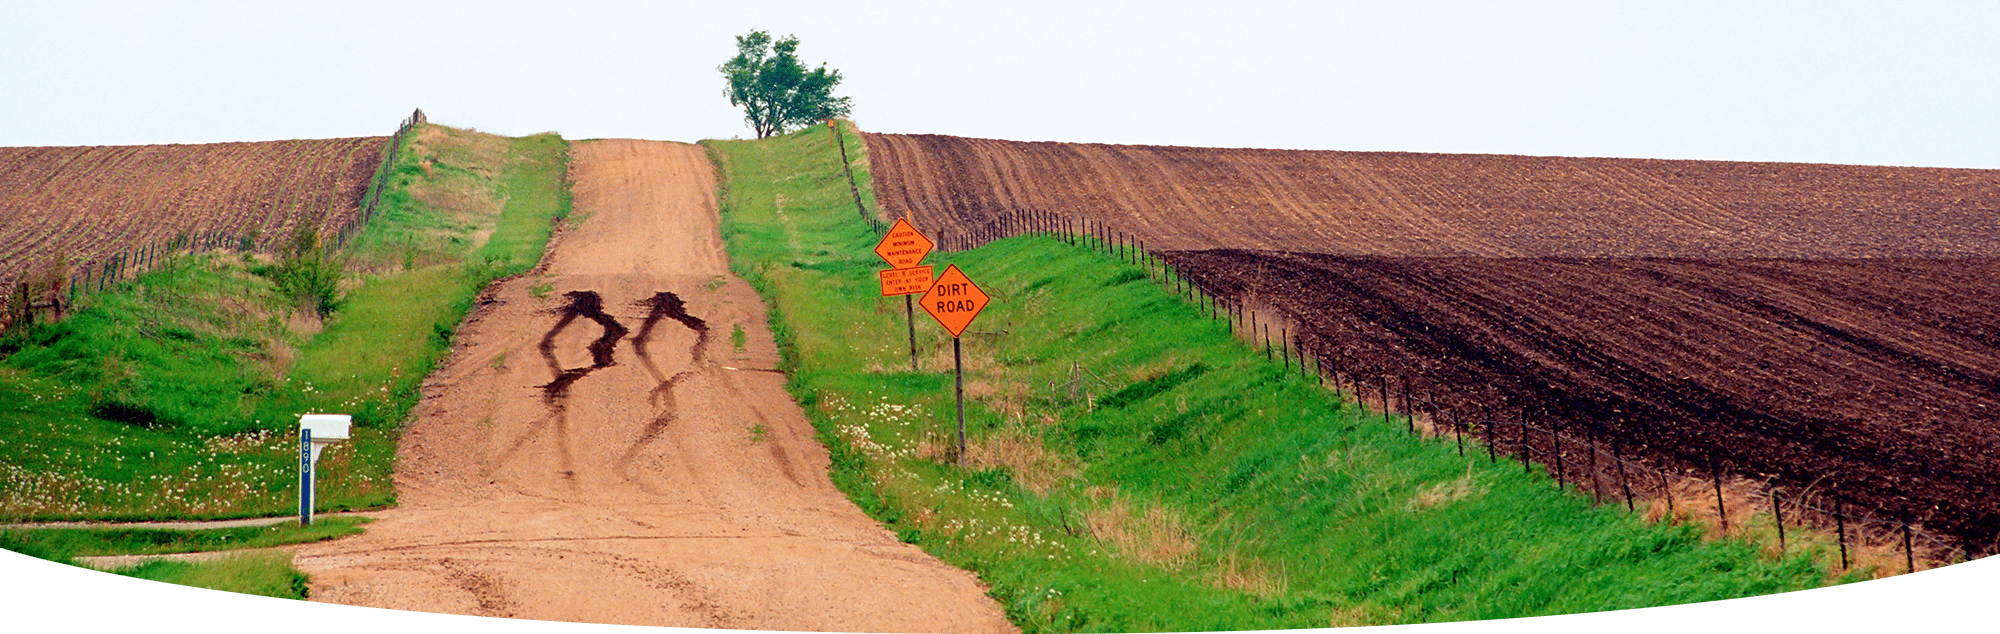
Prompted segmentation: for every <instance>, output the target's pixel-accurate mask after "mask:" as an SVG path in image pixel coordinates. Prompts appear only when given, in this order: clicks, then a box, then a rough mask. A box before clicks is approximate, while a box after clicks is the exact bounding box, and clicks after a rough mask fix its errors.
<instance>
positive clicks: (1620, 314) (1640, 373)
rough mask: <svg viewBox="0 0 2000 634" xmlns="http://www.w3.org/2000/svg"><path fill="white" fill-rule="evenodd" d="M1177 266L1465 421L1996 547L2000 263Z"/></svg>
mask: <svg viewBox="0 0 2000 634" xmlns="http://www.w3.org/2000/svg"><path fill="white" fill-rule="evenodd" d="M1165 257H1166V258H1167V259H1168V260H1169V261H1171V262H1173V263H1174V264H1175V265H1176V266H1177V267H1179V268H1180V269H1181V270H1183V271H1186V272H1187V273H1188V274H1189V275H1190V276H1191V277H1192V278H1193V279H1195V280H1196V281H1197V282H1198V283H1199V284H1201V285H1202V286H1204V287H1206V288H1208V289H1211V290H1213V291H1215V292H1216V294H1217V295H1219V296H1221V297H1224V298H1231V299H1232V300H1234V301H1236V302H1240V303H1243V304H1245V305H1247V306H1250V307H1252V308H1253V310H1257V311H1259V312H1260V313H1261V315H1262V316H1261V317H1260V319H1262V320H1263V321H1264V323H1273V322H1276V323H1280V324H1282V325H1283V326H1282V327H1285V328H1286V329H1287V332H1290V333H1296V334H1294V335H1293V339H1294V341H1295V342H1296V345H1297V346H1298V347H1299V348H1300V349H1302V350H1305V351H1306V352H1307V353H1308V354H1310V355H1312V356H1313V357H1314V358H1316V359H1319V360H1322V361H1323V362H1324V363H1325V364H1327V365H1329V366H1334V367H1338V368H1340V369H1341V371H1342V372H1343V373H1346V374H1349V375H1353V376H1358V377H1361V378H1363V379H1364V382H1365V383H1366V384H1369V385H1377V384H1378V383H1379V379H1377V378H1375V377H1380V376H1392V377H1407V379H1408V380H1409V381H1410V382H1411V383H1413V384H1414V385H1415V386H1416V391H1417V392H1419V393H1430V394H1434V395H1435V398H1436V400H1437V401H1438V404H1439V406H1440V407H1442V408H1444V409H1447V410H1453V411H1458V412H1463V413H1464V415H1465V416H1467V417H1468V418H1471V417H1479V418H1489V417H1490V418H1493V419H1496V420H1504V421H1524V420H1525V421H1530V422H1533V423H1534V424H1537V425H1544V426H1560V427H1562V428H1563V429H1565V433H1567V434H1570V435H1572V436H1573V437H1589V436H1591V435H1596V436H1598V437H1601V438H1603V439H1605V440H1608V441H1612V442H1615V443H1617V444H1618V445H1619V446H1621V448H1622V451H1624V452H1626V453H1627V455H1631V454H1638V455H1641V456H1645V457H1648V458H1650V459H1654V460H1656V461H1660V462H1664V463H1667V464H1670V465H1674V466H1680V467H1686V468H1690V469H1693V470H1695V471H1697V472H1705V471H1706V470H1707V469H1708V468H1709V465H1710V461H1711V459H1712V460H1713V461H1714V462H1715V464H1716V465H1717V466H1719V467H1720V468H1721V469H1722V470H1723V471H1724V472H1727V473H1733V474H1740V475H1744V476H1747V477H1751V478H1753V479H1768V480H1769V481H1771V482H1772V483H1773V484H1776V485H1780V486H1786V487H1790V488H1791V490H1794V491H1798V490H1804V489H1806V488H1808V487H1811V488H1812V489H1813V490H1815V491H1817V492H1821V493H1830V494H1837V495H1839V496H1841V497H1844V498H1845V499H1847V500H1849V501H1851V502H1853V503H1856V504H1859V505H1861V506H1863V507H1864V508H1869V509H1878V510H1881V511H1885V512H1889V513H1891V514H1893V513H1895V512H1897V511H1900V510H1901V509H1904V508H1908V509H1911V513H1912V515H1913V516H1914V519H1917V520H1919V521H1921V522H1922V523H1923V524H1924V525H1925V526H1926V527H1927V528H1929V529H1931V530H1934V531H1938V532H1941V533H1944V534H1948V535H1951V536H1954V537H1956V538H1958V539H1960V540H1963V541H1964V542H1966V543H1967V544H1968V545H1969V546H1971V548H1969V550H1973V551H1975V552H1991V551H1992V550H1993V544H1994V541H1995V538H1996V535H2000V433H1996V432H2000V259H1959V260H1848V261H1800V260H1676V259H1617V260H1611V259H1555V258H1535V259H1524V258H1523V259H1488V258H1382V257H1349V256H1331V255H1313V254H1285V253H1254V252H1246V251H1230V250H1215V251H1196V252H1171V253H1167V254H1165ZM1280 315H1282V317H1281V316H1280ZM1293 324H1296V325H1293ZM1279 327H1280V326H1273V328H1272V332H1273V333H1274V334H1275V333H1277V332H1278V328H1279ZM1400 381H1401V379H1397V380H1392V381H1391V385H1392V386H1395V387H1393V388H1392V391H1399V390H1400Z"/></svg>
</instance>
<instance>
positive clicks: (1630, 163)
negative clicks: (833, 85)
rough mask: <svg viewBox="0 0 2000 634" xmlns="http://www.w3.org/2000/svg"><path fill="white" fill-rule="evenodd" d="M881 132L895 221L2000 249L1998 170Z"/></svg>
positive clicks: (1370, 243) (1205, 237)
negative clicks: (1038, 215) (1057, 220)
mask: <svg viewBox="0 0 2000 634" xmlns="http://www.w3.org/2000/svg"><path fill="white" fill-rule="evenodd" d="M864 138H865V139H867V145H868V161H869V163H870V170H871V175H872V178H873V179H874V187H875V195H876V197H877V199H878V200H879V201H880V204H881V206H882V210H883V212H884V213H885V215H887V216H889V217H899V216H902V215H903V214H904V212H906V211H914V212H915V214H916V218H917V220H916V224H917V226H918V227H919V228H921V229H923V230H925V231H941V232H943V233H947V234H953V235H962V234H963V233H965V232H966V231H967V230H969V229H971V228H973V227H974V226H977V225H978V224H979V223H980V222H982V221H983V220H984V219H987V218H990V217H992V216H994V215H996V214H998V213H1001V212H1005V211H1012V210H1026V209H1040V210H1046V211H1053V212H1057V213H1060V214H1062V215H1064V216H1065V217H1069V218H1073V219H1089V220H1094V221H1098V222H1104V223H1109V224H1110V225H1111V226H1114V227H1117V228H1118V229H1120V230H1121V231H1125V232H1128V233H1131V234H1135V235H1137V236H1139V237H1141V238H1144V239H1145V240H1146V244H1147V246H1148V247H1151V248H1154V249H1161V250H1198V249H1217V248H1237V249H1252V250H1266V251H1291V252H1306V253H1337V254H1343V255H1394V256H1498V257H1512V256H1573V257H1620V256H1631V257H1648V256H1657V257H1697V258H1714V257H1730V258H1745V257H1762V258H1844V257H1956V256H2000V230H1996V227H2000V170H1971V169H1932V168H1902V167H1868V166H1853V165H1816V164H1803V163H1741V162H1723V161H1666V160H1642V159H1602V158H1563V157H1540V156H1501V155H1483V154H1414V153H1401V152H1327V151H1299V150H1252V149H1225V148H1187V147H1159V146H1142V145H1100V144H1091V143H1027V142H1019V141H996V140H991V139H970V138H962V137H949V136H937V135H900V134H866V135H864ZM934 237H935V236H934Z"/></svg>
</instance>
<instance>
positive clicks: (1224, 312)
mask: <svg viewBox="0 0 2000 634" xmlns="http://www.w3.org/2000/svg"><path fill="white" fill-rule="evenodd" d="M960 227H961V228H960V231H959V232H957V233H956V234H953V233H950V232H948V231H947V230H946V229H945V228H943V227H939V229H938V231H939V236H938V240H937V244H938V249H939V250H940V251H964V250H969V249H973V248H978V247H980V246H983V245H985V244H987V243H989V242H992V241H994V240H998V239H1002V238H1007V237H1013V236H1017V235H1028V234H1035V235H1046V236H1050V237H1053V238H1055V239H1058V240H1062V241H1064V242H1067V243H1069V244H1071V245H1076V246H1083V247H1086V248H1090V249H1093V250H1099V251H1103V252H1105V253H1106V254H1109V255H1113V256H1116V257H1119V258H1121V259H1122V260H1124V261H1126V262H1129V263H1132V264H1136V265H1139V266H1140V267H1142V268H1143V269H1144V270H1145V271H1146V274H1147V276H1148V277H1149V278H1151V279H1153V280H1154V281H1156V282H1159V283H1160V284H1162V285H1163V286H1165V287H1166V288H1167V289H1168V290H1171V291H1173V292H1174V293H1175V294H1176V295H1178V296H1180V297H1181V298H1182V299H1184V300H1186V301H1188V302H1190V303H1192V304H1193V305H1194V306H1195V308H1196V311H1197V312H1198V313H1200V314H1201V315H1203V316H1204V317H1205V318H1208V319H1219V320H1224V321H1226V322H1227V323H1228V326H1229V328H1230V331H1231V333H1233V334H1234V335H1235V336H1236V337H1238V338H1239V339H1241V340H1244V341H1246V342H1248V343H1249V344H1251V345H1252V346H1253V347H1254V346H1255V345H1256V344H1258V343H1259V342H1260V337H1261V343H1262V345H1263V346H1264V354H1265V357H1266V358H1267V359H1272V360H1276V361H1281V363H1282V364H1283V366H1284V369H1285V370H1286V371H1288V372H1289V371H1292V369H1293V367H1294V366H1296V367H1297V371H1298V372H1301V373H1304V374H1309V375H1311V376H1314V377H1316V378H1317V380H1318V381H1319V382H1320V384H1321V385H1325V384H1326V383H1327V382H1328V381H1331V382H1332V383H1333V386H1332V387H1333V388H1334V389H1335V390H1337V391H1338V392H1343V393H1346V394H1350V395H1353V397H1354V398H1355V401H1356V404H1357V405H1358V406H1361V407H1364V408H1366V407H1368V403H1367V400H1368V399H1367V396H1368V394H1367V393H1368V391H1369V390H1368V389H1367V388H1369V387H1374V388H1376V389H1375V392H1376V396H1377V398H1376V399H1375V404H1376V405H1378V406H1379V409H1380V411H1381V412H1382V417H1383V422H1384V423H1385V424H1392V423H1393V422H1394V421H1393V419H1394V418H1395V417H1396V416H1399V415H1400V416H1402V417H1404V418H1405V419H1406V421H1405V426H1406V428H1407V429H1408V430H1409V431H1410V433H1412V434H1416V435H1420V436H1421V435H1422V434H1423V433H1424V430H1423V429H1419V424H1418V421H1417V418H1418V416H1420V415H1424V412H1423V411H1422V410H1426V409H1428V418H1430V422H1428V423H1426V424H1424V425H1423V427H1425V428H1427V429H1428V430H1430V431H1431V432H1433V435H1434V436H1438V437H1442V436H1443V435H1445V433H1449V434H1450V435H1451V436H1452V442H1454V443H1455V444H1456V445H1457V447H1458V451H1459V454H1460V455H1464V454H1465V452H1466V448H1465V437H1466V436H1467V435H1471V436H1473V438H1474V441H1475V442H1479V441H1480V440H1479V437H1480V436H1481V435H1482V434H1483V435H1484V436H1485V438H1484V442H1485V444H1486V452H1487V457H1488V460H1489V461H1490V462H1498V460H1499V457H1500V454H1501V453H1503V452H1504V453H1507V454H1509V456H1510V458H1517V459H1519V460H1520V461H1521V465H1522V469H1523V470H1526V471H1530V472H1532V471H1533V468H1534V465H1536V464H1540V465H1542V466H1543V467H1544V470H1545V472H1548V473H1550V474H1551V475H1553V476H1554V478H1555V480H1556V485H1557V486H1558V487H1561V488H1563V489H1564V490H1568V489H1570V488H1571V487H1572V486H1574V487H1575V488H1576V489H1577V490H1578V491H1580V492H1586V493H1588V494H1589V495H1590V496H1591V498H1592V501H1593V503H1596V504H1605V503H1607V500H1609V503H1614V504H1615V503H1620V502H1622V503H1623V504H1624V505H1625V506H1626V508H1627V510H1628V511H1632V512H1637V511H1638V508H1637V504H1636V502H1635V501H1636V500H1646V501H1647V504H1648V505H1649V506H1650V505H1651V503H1652V500H1662V501H1664V502H1665V503H1666V506H1667V516H1666V517H1667V519H1668V521H1679V520H1678V518H1679V517H1680V516H1681V513H1680V512H1679V511H1678V510H1677V509H1676V498H1675V495H1676V493H1675V489H1676V488H1677V485H1681V484H1685V483H1687V482H1689V481H1693V482H1697V483H1701V484H1706V485H1712V486H1709V487H1701V486H1699V485H1697V487H1698V488H1708V489H1712V493H1711V494H1706V495H1697V496H1690V495H1685V494H1683V495H1682V496H1681V498H1680V501H1681V502H1682V504H1680V505H1679V506H1681V507H1682V508H1688V504H1687V503H1688V502H1696V501H1697V499H1701V500H1702V502H1703V503H1706V502H1707V501H1713V503H1714V504H1715V508H1716V511H1717V517H1718V520H1719V521H1720V522H1721V524H1722V532H1724V533H1727V532H1728V531H1729V524H1728V521H1729V512H1728V508H1727V506H1726V504H1727V503H1726V499H1725V498H1726V497H1727V496H1726V495H1725V494H1724V488H1725V487H1724V481H1725V480H1730V481H1732V486H1731V487H1730V488H1739V489H1740V488H1743V487H1745V486H1747V487H1749V488H1752V489H1756V490H1757V491H1755V492H1754V493H1752V494H1751V495H1749V497H1750V499H1752V500H1753V502H1752V505H1753V508H1746V509H1742V514H1743V515H1744V516H1748V515H1750V514H1753V513H1755V512H1757V511H1759V510H1769V511H1770V512H1771V513H1772V515H1773V516H1774V521H1775V526H1776V528H1777V532H1778V548H1779V551H1780V552H1781V553H1782V552H1784V551H1785V550H1786V548H1787V547H1788V544H1787V543H1786V533H1785V524H1786V516H1787V515H1789V516H1790V517H1791V518H1792V522H1793V524H1794V525H1802V526H1817V527H1818V528H1819V529H1820V530H1825V529H1826V526H1827V524H1828V523H1831V524H1833V526H1834V531H1835V534H1836V537H1835V541H1836V544H1837V546H1838V548H1839V551H1840V560H1841V561H1840V565H1841V568H1842V569H1843V570H1845V569H1847V568H1849V567H1850V565H1851V564H1852V561H1851V560H1852V557H1851V556H1850V554H1851V552H1850V548H1851V547H1853V546H1859V545H1862V544H1863V543H1864V542H1874V543H1879V542H1881V541H1883V540H1884V539H1886V540H1888V541H1890V542H1895V541H1897V538H1898V537H1900V538H1901V539H1900V542H1901V546H1902V548H1901V551H1902V553H1903V557H1904V566H1905V570H1906V571H1912V572H1913V571H1915V570H1916V561H1915V560H1916V556H1915V546H1916V545H1917V544H1918V543H1921V544H1922V545H1923V546H1924V547H1925V550H1926V556H1925V559H1926V560H1927V561H1945V562H1950V561H1954V560H1957V561H1963V560H1966V559H1970V558H1971V557H1972V556H1973V552H1972V549H1971V548H1970V547H1969V546H1968V545H1966V544H1962V543H1953V542H1952V541H1950V540H1949V539H1948V538H1945V537H1941V536H1938V535H1934V534H1931V533H1930V532H1928V531H1925V530H1924V529H1923V528H1922V527H1921V521H1919V520H1913V519H1912V518H1911V517H1910V515H1909V511H1908V509H1906V508H1905V509H1896V510H1894V512H1893V513H1891V512H1890V510H1889V509H1876V510H1873V511H1869V510H1859V511H1857V510H1854V509H1853V507H1852V505H1851V504H1850V503H1848V502H1847V500H1846V499H1845V498H1844V497H1842V496H1841V495H1840V494H1839V493H1838V492H1822V491H1815V490H1814V488H1815V487H1816V486H1817V485H1816V484H1815V485H1811V486H1807V487H1805V488H1804V489H1800V490H1792V489H1793V487H1786V486H1779V485H1776V484H1773V483H1771V482H1770V481H1768V480H1759V479H1756V478H1745V477H1738V476H1731V475H1729V474H1728V473H1726V472H1725V471H1724V470H1723V469H1721V467H1720V465H1718V464H1717V463H1716V462H1715V461H1714V459H1713V456H1712V455H1711V456H1710V458H1709V464H1708V465H1707V468H1706V469H1697V470H1689V469H1680V468H1672V467H1667V466H1655V465H1653V464H1651V463H1648V462H1644V461H1641V460H1638V459H1636V458H1634V457H1632V456H1626V455H1624V454H1623V453H1621V452H1620V451H1619V447H1618V444H1617V443H1616V442H1603V441H1599V440H1598V439H1597V438H1596V435H1595V434H1594V433H1591V434H1588V435H1587V436H1585V437H1581V438H1579V437H1577V436H1576V435H1574V434H1568V433H1564V431H1563V430H1561V429H1559V428H1557V427H1556V426H1555V425H1550V426H1548V427H1543V426H1538V425H1535V424H1533V423H1530V422H1527V421H1502V420H1494V419H1491V418H1488V417H1485V416H1483V415H1475V416H1473V417H1472V420H1470V421H1468V420H1466V417H1465V416H1464V413H1463V412H1460V411H1457V410H1452V409H1446V408H1440V407H1438V406H1437V405H1436V399H1435V394H1434V393H1430V392H1428V391H1425V390H1416V389H1413V388H1412V387H1411V386H1412V383H1411V382H1410V381H1409V379H1408V377H1405V376H1400V375H1397V376H1391V375H1388V374H1377V375H1372V376H1365V377H1364V376H1362V375H1360V374H1357V373H1355V372H1354V371H1353V369H1349V370H1348V371H1343V370H1342V369H1341V364H1340V359H1341V358H1342V357H1344V356H1345V355H1341V354H1327V353H1326V352H1325V351H1321V352H1308V351H1306V350H1303V349H1300V347H1299V346H1297V345H1296V343H1295V342H1294V341H1292V338H1293V335H1296V333H1290V332H1289V331H1288V329H1287V328H1285V327H1283V326H1280V329H1279V338H1278V340H1277V341H1276V342H1275V344H1276V347H1275V348H1274V347H1273V343H1274V342H1272V340H1271V339H1270V337H1269V332H1270V324H1269V323H1268V320H1267V321H1265V322H1264V323H1259V320H1258V318H1257V309H1256V308H1254V307H1251V306H1249V305H1248V304H1247V302H1244V301H1242V300H1241V299H1233V298H1227V297H1224V296H1223V294H1221V293H1219V292H1217V291H1216V290H1215V289H1213V288H1210V287H1209V286H1208V285H1206V284H1203V283H1201V282H1199V281H1196V280H1194V279H1193V278H1190V277H1188V276H1186V275H1185V274H1183V273H1182V272H1181V271H1180V270H1179V269H1178V268H1177V267H1175V266H1173V264H1172V263H1171V262H1168V261H1167V260H1166V259H1165V258H1162V257H1160V256H1159V255H1158V254H1156V253H1154V252H1152V251H1150V250H1148V249H1146V248H1145V246H1144V242H1143V240H1140V239H1138V238H1137V237H1135V236H1134V235H1133V234H1130V233H1126V232H1123V231H1120V230H1118V229H1116V228H1113V227H1111V226H1109V225H1108V224H1106V223H1104V222H1101V221H1095V220H1090V219H1087V218H1072V217H1069V216H1066V215H1064V214H1061V213H1058V212H1053V211H1049V210H1042V209H1009V210H1006V211H1003V212H1000V213H998V214H992V215H989V216H987V217H986V218H985V219H983V221H981V222H978V223H976V224H970V225H965V224H964V223H961V224H960ZM1246 337H1247V338H1246ZM1295 358H1296V359H1295ZM1309 360H1310V361H1311V363H1312V366H1313V368H1312V369H1311V370H1308V369H1307V367H1306V366H1307V361H1309ZM1368 378H1374V379H1376V382H1375V385H1373V386H1369V385H1366V384H1365V382H1366V379H1368ZM1392 378H1393V379H1394V381H1393V382H1394V383H1395V384H1396V385H1398V386H1399V388H1400V390H1399V391H1398V392H1395V393H1392V391H1391V390H1390V384H1391V382H1392V381H1391V379H1392ZM1397 395H1400V396H1401V397H1402V398H1401V400H1402V406H1401V407H1400V408H1399V407H1397V406H1396V404H1395V403H1394V401H1393V400H1392V399H1393V398H1394V397H1395V396H1397ZM1418 397H1421V403H1420V402H1419V399H1418ZM1424 403H1428V404H1429V405H1428V407H1427V408H1426V407H1425V406H1424V405H1423V404H1424ZM1399 411H1400V412H1401V413H1400V414H1398V412H1399ZM1510 427H1511V431H1509V428H1510ZM1440 429H1442V430H1444V431H1442V432H1440V431H1439V430H1440ZM1510 435H1511V436H1512V437H1513V439H1514V440H1513V445H1512V447H1511V449H1510V448H1508V443H1509V441H1510V439H1509V436H1510ZM1537 439H1546V442H1544V443H1541V444H1542V445H1543V446H1544V447H1546V448H1541V449H1538V448H1537V447H1536V445H1537ZM1565 444H1567V445H1568V446H1569V447H1570V449H1564V445H1565ZM1607 447H1608V448H1607ZM1473 451H1475V452H1476V451H1477V447H1476V446H1475V447H1474V449H1473ZM1537 452H1539V453H1540V454H1541V456H1540V458H1539V459H1537V458H1536V457H1535V454H1536V453H1537ZM1575 453H1583V454H1585V455H1584V456H1583V460H1582V461H1581V462H1579V461H1578V460H1576V459H1575V458H1573V457H1571V456H1572V454H1575ZM1607 454H1608V455H1607ZM1575 467H1582V468H1584V469H1585V470H1586V474H1585V475H1583V476H1582V477H1580V478H1571V477H1569V476H1570V475H1571V472H1570V471H1569V470H1570V469H1571V468H1575ZM1607 470H1608V471H1610V472H1611V473H1609V474H1607V473H1606V471H1607ZM1613 475H1615V478H1616V483H1615V484H1616V489H1615V490H1614V489H1612V488H1611V486H1612V485H1611V484H1610V483H1608V482H1607V480H1608V478H1610V477H1612V476H1613ZM1585 479H1588V480H1589V482H1588V484H1586V483H1585V482H1584V480H1585ZM1613 494H1616V495H1615V496H1614V495H1613ZM1692 512H1693V511H1692V509H1689V513H1692ZM1886 517H1893V519H1885V518H1886ZM1850 528H1851V529H1852V530H1850ZM1850 533H1853V534H1851V535H1850ZM1869 533H1872V535H1869Z"/></svg>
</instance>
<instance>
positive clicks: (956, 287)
mask: <svg viewBox="0 0 2000 634" xmlns="http://www.w3.org/2000/svg"><path fill="white" fill-rule="evenodd" d="M990 302H992V299H991V298H988V297H987V296H986V291H982V290H979V287H978V286H976V285H974V284H973V283H972V280H970V279H967V278H966V277H965V273H963V272H960V271H959V270H958V265H956V264H953V265H951V266H947V267H945V268H944V274H942V275H939V276H938V278H937V283H935V284H932V285H931V290H930V292H928V293H924V297H923V299H919V300H917V303H918V304H921V305H923V307H924V312H927V313H930V314H931V318H932V319H936V320H937V322H938V324H939V325H942V326H944V329H945V330H947V331H950V332H951V336H952V337H953V338H957V337H958V336H959V335H960V334H962V333H964V332H965V327H966V326H970V325H972V318H974V317H978V316H979V311H981V310H985V309H986V304H988V303H990Z"/></svg>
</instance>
